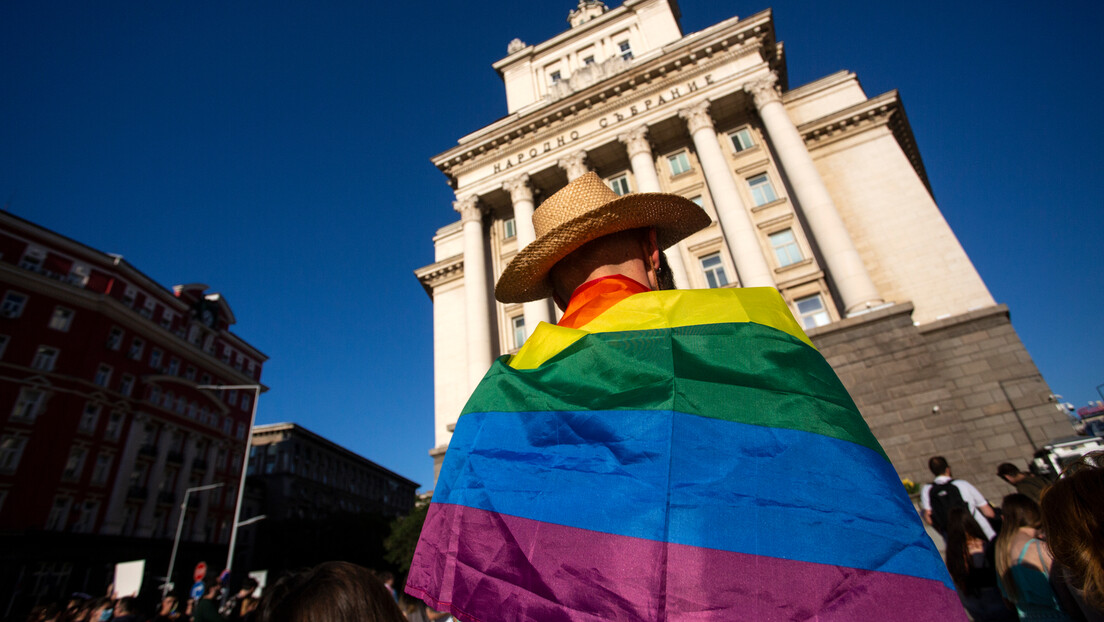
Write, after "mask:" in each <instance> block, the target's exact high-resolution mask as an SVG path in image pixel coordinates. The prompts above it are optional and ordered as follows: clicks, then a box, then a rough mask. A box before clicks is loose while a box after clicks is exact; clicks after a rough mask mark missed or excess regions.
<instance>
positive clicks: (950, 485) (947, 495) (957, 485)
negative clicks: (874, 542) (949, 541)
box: [920, 456, 997, 540]
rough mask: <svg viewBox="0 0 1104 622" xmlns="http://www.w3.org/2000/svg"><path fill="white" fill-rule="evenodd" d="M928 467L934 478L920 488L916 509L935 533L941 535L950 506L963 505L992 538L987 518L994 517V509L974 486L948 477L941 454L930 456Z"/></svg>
mask: <svg viewBox="0 0 1104 622" xmlns="http://www.w3.org/2000/svg"><path fill="white" fill-rule="evenodd" d="M928 468H929V469H931V472H932V475H934V476H935V481H934V482H932V483H930V484H926V485H925V486H924V488H923V489H921V491H920V509H921V510H923V513H924V522H926V523H927V524H929V525H931V526H932V527H935V530H936V531H938V532H939V535H942V536H944V538H945V537H946V533H947V518H948V517H949V516H950V513H951V509H952V508H956V507H958V508H965V509H966V510H967V511H968V512H969V513H970V516H973V517H974V520H975V521H977V524H978V526H979V527H981V530H982V531H983V532H985V537H986V538H987V539H989V540H992V539H993V538H995V537H996V536H997V532H995V531H993V527H992V525H990V524H989V520H988V519H990V518H996V516H997V513H996V512H995V511H993V507H992V506H990V505H989V502H988V501H987V500H986V499H985V497H983V496H982V494H981V493H980V492H978V489H977V488H974V486H973V484H971V483H970V482H967V481H966V480H961V479H954V478H952V477H951V465H949V464H948V463H947V459H946V458H944V457H943V456H932V458H931V459H930V460H928Z"/></svg>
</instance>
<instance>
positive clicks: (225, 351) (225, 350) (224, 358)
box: [219, 346, 230, 365]
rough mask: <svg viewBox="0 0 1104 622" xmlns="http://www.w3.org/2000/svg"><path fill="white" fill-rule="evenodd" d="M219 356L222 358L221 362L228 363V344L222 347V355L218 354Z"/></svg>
mask: <svg viewBox="0 0 1104 622" xmlns="http://www.w3.org/2000/svg"><path fill="white" fill-rule="evenodd" d="M219 358H220V359H222V362H223V363H226V364H227V365H229V364H230V346H223V347H222V356H220V357H219Z"/></svg>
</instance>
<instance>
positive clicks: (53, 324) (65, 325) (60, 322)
mask: <svg viewBox="0 0 1104 622" xmlns="http://www.w3.org/2000/svg"><path fill="white" fill-rule="evenodd" d="M74 315H76V313H75V312H74V311H73V310H72V309H66V308H65V307H62V306H60V305H59V306H56V307H54V313H53V315H51V316H50V324H49V326H50V328H52V329H53V330H57V331H61V332H63V333H65V332H69V326H71V325H72V324H73V316H74Z"/></svg>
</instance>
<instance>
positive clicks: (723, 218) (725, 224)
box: [679, 101, 774, 287]
mask: <svg viewBox="0 0 1104 622" xmlns="http://www.w3.org/2000/svg"><path fill="white" fill-rule="evenodd" d="M679 116H680V117H682V118H683V119H686V125H687V127H688V128H689V129H690V136H691V138H693V140H694V149H695V150H696V151H697V153H698V160H699V161H700V162H701V166H702V172H703V173H705V183H706V184H707V185H708V186H709V194H710V195H711V196H712V197H713V206H714V207H716V208H717V220H718V221H719V222H720V224H721V231H723V232H724V237H725V241H726V242H727V243H728V250H729V252H731V253H732V259H733V260H734V261H735V262H736V272H737V273H739V277H740V286H741V287H774V278H773V277H772V276H771V270H770V266H768V265H767V260H766V259H764V258H763V250H762V248H761V247H760V245H759V235H758V234H757V233H756V231H755V224H754V223H753V222H752V221H751V216H750V215H749V214H748V211H747V209H746V208H745V207H744V203H743V201H741V200H740V192H739V190H738V189H737V188H736V180H734V179H733V178H732V171H730V170H729V168H728V163H727V162H726V161H725V157H724V153H722V152H721V143H720V142H719V141H718V140H717V133H716V132H715V131H714V130H713V119H712V118H710V116H709V102H708V101H703V102H701V103H698V104H695V105H693V106H691V107H689V108H683V109H682V110H679Z"/></svg>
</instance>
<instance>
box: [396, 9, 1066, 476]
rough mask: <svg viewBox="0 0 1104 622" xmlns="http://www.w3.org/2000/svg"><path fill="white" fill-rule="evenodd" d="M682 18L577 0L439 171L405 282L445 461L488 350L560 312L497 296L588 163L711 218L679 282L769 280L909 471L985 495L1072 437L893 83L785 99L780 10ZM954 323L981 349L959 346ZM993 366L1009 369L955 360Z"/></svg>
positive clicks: (496, 351)
mask: <svg viewBox="0 0 1104 622" xmlns="http://www.w3.org/2000/svg"><path fill="white" fill-rule="evenodd" d="M678 20H679V10H678V6H677V3H676V2H675V0H625V2H624V3H623V4H622V5H621V6H619V7H617V8H614V9H607V7H606V6H605V5H604V4H603V3H602V2H599V1H597V0H581V1H580V2H579V5H578V7H577V8H576V9H575V10H574V11H572V12H571V13H570V16H569V23H570V28H569V29H568V30H567V31H565V32H563V33H562V34H560V35H558V36H556V37H554V38H552V39H550V40H548V41H545V42H543V43H539V44H536V45H528V44H526V43H523V42H521V41H519V40H517V39H515V40H514V41H512V42H511V43H510V44H509V47H508V50H507V52H508V53H507V56H506V57H505V58H503V59H502V60H500V61H498V62H496V63H494V68H495V70H496V71H498V73H499V75H500V76H501V77H502V79H503V82H504V84H505V88H506V99H507V108H508V109H507V114H506V116H504V117H502V118H501V119H499V120H498V121H496V122H494V123H492V124H490V125H488V126H486V127H484V128H481V129H479V130H476V131H475V132H473V133H471V134H469V135H467V136H464V137H462V138H460V140H459V141H458V144H457V145H456V146H455V147H453V148H452V149H449V150H448V151H446V152H444V153H442V154H440V155H438V156H436V157H435V158H433V161H434V163H435V164H436V165H437V167H438V168H439V169H440V170H441V171H442V172H443V173H444V174H445V175H446V176H447V178H448V181H449V183H450V184H451V185H452V187H453V188H454V189H455V191H456V201H455V203H454V205H453V206H454V208H455V210H456V211H457V212H458V213H459V216H460V219H459V221H457V222H454V223H453V224H450V225H447V226H445V227H442V228H441V229H439V230H438V231H437V234H436V236H435V237H434V238H433V241H434V247H435V257H434V259H435V262H434V263H433V264H431V265H428V266H425V267H423V268H421V269H419V270H417V271H416V275H417V277H418V279H419V280H420V282H421V283H422V285H423V286H424V287H425V289H426V291H427V293H429V295H430V296H431V298H432V299H433V318H434V320H433V321H434V327H433V329H434V392H435V393H434V398H435V424H434V426H435V442H436V446H435V447H434V448H433V449H432V450H431V452H430V453H431V454H432V455H433V456H434V458H435V461H436V465H437V468H438V469H439V467H440V464H441V460H442V458H443V455H444V451H445V449H446V448H447V446H448V442H449V438H450V436H451V430H452V426H453V424H454V423H455V421H456V418H457V416H458V414H459V413H460V411H461V408H462V407H463V405H464V402H465V401H466V400H467V398H468V396H469V394H470V393H471V391H472V389H473V388H474V387H475V385H476V384H477V383H478V381H479V380H480V379H481V378H482V376H483V374H484V373H485V372H486V370H487V368H488V367H489V366H490V364H491V362H492V359H493V357H495V356H498V355H500V354H503V353H508V352H512V351H514V350H516V348H517V347H518V346H519V345H520V343H521V342H522V341H523V340H524V338H525V335H526V334H527V333H528V332H529V330H530V329H531V328H532V327H534V326H536V324H537V323H538V322H540V321H555V318H556V315H555V314H556V311H555V309H554V305H552V304H551V303H550V301H547V300H546V301H540V302H534V303H527V304H525V305H503V304H500V303H497V302H496V301H495V300H494V297H493V289H494V287H493V286H494V282H495V281H496V279H497V276H498V275H499V274H500V273H501V271H502V269H503V267H504V266H505V265H506V264H507V263H508V262H509V260H510V259H511V258H512V257H513V255H514V254H515V253H516V252H517V251H518V250H519V249H520V248H522V247H524V246H525V245H526V244H527V243H529V242H530V241H532V240H533V238H534V233H533V228H532V223H531V217H532V213H533V210H534V208H535V206H537V205H539V203H540V201H541V199H542V198H544V197H547V196H550V195H551V194H552V193H554V192H555V191H556V190H558V189H559V188H561V187H563V186H564V185H565V184H566V183H567V182H568V181H569V180H570V179H574V178H575V177H578V176H579V175H581V174H583V173H584V172H586V171H588V170H594V171H596V172H597V173H598V174H599V175H600V176H602V177H603V178H605V179H606V181H607V183H609V185H610V186H611V187H612V188H614V190H615V191H616V192H618V193H619V194H623V193H625V192H670V193H676V194H680V195H683V196H685V197H688V198H691V199H692V200H694V201H695V202H698V203H699V204H700V205H702V206H703V207H704V208H705V210H706V211H707V212H708V213H709V214H710V216H712V217H713V223H712V224H711V225H710V226H709V227H708V228H706V229H704V230H703V231H700V232H698V233H696V234H695V235H693V236H691V237H690V238H688V239H686V240H684V241H683V242H681V243H679V244H678V245H677V246H676V247H674V248H672V249H670V250H668V251H667V256H668V259H669V262H670V264H671V266H672V269H673V272H674V273H675V278H676V283H677V284H678V285H679V286H680V287H690V288H705V287H739V286H772V287H776V288H778V289H779V290H780V291H781V293H782V295H783V297H784V298H785V299H786V301H787V302H789V303H790V306H791V309H792V311H793V313H794V316H795V317H797V318H798V320H799V321H800V322H801V323H802V324H804V326H805V327H806V329H807V330H808V331H809V333H810V335H811V336H812V337H813V339H814V341H815V342H816V343H817V345H818V347H820V348H821V350H822V352H824V353H825V356H826V357H827V358H828V359H829V361H830V362H831V363H832V364H833V366H835V367H836V369H837V372H839V373H840V375H841V378H842V379H843V380H844V382H845V384H847V386H848V388H849V389H851V391H852V393H853V394H854V395H855V398H856V402H858V404H859V406H860V409H861V410H862V412H863V414H864V416H866V417H867V420H868V421H869V422H870V424H871V427H872V428H873V429H874V431H875V434H876V435H878V436H879V439H880V440H881V441H882V443H883V444H884V445H885V446H886V450H887V452H888V453H889V455H890V457H891V459H893V460H894V463H895V465H896V466H897V468H898V470H899V471H901V472H902V474H903V475H905V474H909V475H911V476H912V477H913V478H914V479H915V478H921V479H927V478H928V476H927V475H926V474H925V473H924V469H923V466H924V463H925V462H926V460H927V455H928V454H931V453H943V454H944V455H946V456H947V457H948V459H950V460H951V462H952V464H955V463H956V461H957V464H958V465H959V468H956V473H958V474H961V475H967V473H973V472H975V471H976V472H977V478H976V479H988V480H989V481H990V483H992V482H995V481H996V480H995V477H993V476H992V475H991V473H992V472H994V471H993V467H992V466H990V463H992V464H993V465H995V462H993V460H997V461H998V462H999V461H1004V460H1005V459H1022V458H1024V457H1026V456H1025V454H1026V455H1030V451H1031V450H1030V446H1031V445H1036V444H1038V441H1039V440H1042V439H1043V438H1045V437H1049V436H1052V435H1054V434H1061V433H1062V432H1063V431H1064V432H1065V433H1068V429H1062V426H1063V425H1065V424H1064V422H1063V419H1062V417H1061V416H1060V414H1059V413H1057V412H1056V410H1055V409H1054V408H1048V407H1046V400H1045V399H1043V398H1042V397H1041V396H1042V394H1044V393H1045V394H1046V395H1048V396H1049V389H1048V388H1047V387H1046V385H1045V382H1043V380H1042V378H1041V376H1039V374H1038V371H1037V370H1036V369H1035V367H1034V364H1033V363H1032V362H1031V360H1030V357H1029V356H1027V353H1026V351H1024V350H1023V346H1022V344H1020V342H1019V339H1018V337H1016V336H1015V333H1014V331H1012V330H1011V326H1010V324H1009V323H1008V313H1007V308H1006V307H1004V306H1003V305H997V304H996V302H995V301H994V300H993V297H992V296H991V295H990V293H989V291H988V289H987V288H986V286H985V283H984V282H983V281H982V280H981V278H980V276H979V275H978V273H977V271H976V270H975V269H974V266H973V264H972V263H971V261H970V259H969V257H967V255H966V253H965V252H964V251H963V249H962V247H961V245H960V244H959V242H958V240H957V239H956V238H955V235H954V233H953V232H952V231H951V229H950V227H949V226H948V225H947V223H946V221H945V220H944V218H943V216H942V214H941V213H940V211H939V208H938V206H937V205H936V203H935V200H934V198H933V196H932V192H931V188H930V186H929V183H928V179H927V176H926V174H925V172H924V165H923V162H922V161H921V157H920V153H919V152H918V150H917V147H916V143H915V141H914V139H913V136H912V132H911V129H910V127H909V123H908V119H907V117H906V115H905V110H904V106H903V104H902V102H901V99H900V98H899V96H898V94H897V93H896V91H890V92H887V93H881V94H875V95H874V96H870V95H868V94H867V93H865V92H864V91H863V89H862V87H861V86H860V84H859V80H858V77H857V76H856V75H854V74H852V73H850V72H848V71H840V72H837V73H834V74H832V75H828V76H825V77H823V78H821V79H819V80H816V81H813V82H811V83H808V84H804V85H800V86H797V87H794V88H791V86H790V85H789V83H788V80H787V71H786V57H785V54H784V51H783V46H782V43H781V42H780V41H778V40H777V39H776V36H775V31H774V23H773V20H772V14H771V12H770V10H766V11H762V12H760V13H756V14H755V15H752V16H750V17H745V18H742V19H741V18H737V17H733V18H731V19H728V20H725V21H723V22H721V23H719V24H716V25H714V26H711V27H709V28H707V29H705V30H702V31H700V32H695V33H689V34H684V33H683V32H682V31H681V28H680V26H679V22H678ZM979 322H980V324H979ZM902 331H903V332H902ZM963 331H966V332H967V333H969V334H972V335H981V336H980V337H977V338H976V339H975V341H978V340H980V341H982V342H985V343H990V341H992V343H991V345H992V348H989V347H982V346H977V345H976V344H975V346H974V347H975V349H974V350H971V351H969V352H966V351H964V350H963V344H962V343H959V342H958V341H953V340H954V339H959V340H961V339H962V337H963V334H962V333H963ZM1005 333H1009V334H1011V338H1007V336H1006V335H1005ZM998 334H999V335H998ZM879 335H880V336H879ZM864 338H869V340H870V343H871V344H872V347H874V350H871V351H869V352H866V353H865V354H862V355H859V356H857V355H855V352H856V351H857V350H861V348H860V347H859V346H856V344H859V343H860V342H861V343H866V342H865V341H862V339H864ZM910 339H911V340H912V341H911V342H910V341H909V340H910ZM1010 339H1011V340H1014V344H1012V343H1010V342H1009V340H1010ZM949 340H951V341H949ZM987 340H988V341H987ZM993 340H995V341H993ZM890 341H892V342H893V344H894V346H893V347H890V346H886V344H887V343H888V342H890ZM904 342H909V343H912V342H915V343H914V345H915V344H920V345H918V346H917V347H920V346H923V348H924V352H925V353H926V356H928V357H929V358H930V359H931V360H930V361H929V362H928V363H926V364H925V365H926V366H927V367H928V369H922V370H921V373H920V375H919V376H916V375H915V374H909V373H908V372H909V371H910V370H907V369H903V368H901V367H899V366H895V365H894V364H887V365H881V364H878V363H877V361H879V360H881V359H880V358H879V357H881V358H885V357H888V361H890V362H892V361H895V360H896V361H898V363H899V362H900V361H901V360H902V359H907V360H911V361H913V362H916V361H920V360H923V356H924V355H923V354H918V353H917V352H915V351H911V352H905V351H904V350H901V349H900V348H897V347H896V346H899V345H900V344H902V343H904ZM998 342H999V343H998ZM1006 342H1009V343H1006ZM966 343H967V344H969V343H971V342H970V341H969V339H967V342H966ZM1001 348H1004V349H1001ZM1013 350H1015V352H1013ZM902 352H905V353H902ZM1021 352H1022V355H1021V354H1020V353H1021ZM971 353H972V354H971ZM979 353H982V354H979ZM983 354H984V356H983ZM990 354H992V355H994V356H995V355H996V354H1000V355H1001V356H1004V358H1003V359H999V360H998V361H996V362H993V361H991V360H989V359H988V358H986V360H985V361H983V362H982V363H978V362H977V361H976V360H973V359H970V360H966V359H963V360H958V358H962V356H966V357H967V359H969V356H967V355H971V356H974V357H975V358H978V357H980V358H985V357H990V358H991V356H990ZM895 356H896V357H897V358H896V359H894V357H895ZM956 356H957V357H958V358H955V357H956ZM918 357H919V358H918ZM1009 357H1010V358H1009ZM1002 361H1003V362H1002ZM968 363H975V365H974V367H975V368H977V369H973V368H971V369H970V370H966V371H964V370H963V369H962V366H963V365H966V364H968ZM917 364H919V363H917ZM971 374H973V375H971ZM914 376H915V377H914ZM967 376H968V377H970V378H972V380H971V381H970V382H958V381H960V380H962V378H964V377H967ZM1025 383H1026V384H1025ZM869 387H875V388H876V389H877V390H876V391H874V392H872V393H871V392H869V391H867V389H868V388H869ZM994 387H996V388H994ZM997 389H1000V390H999V391H998V390H997ZM999 393H1003V394H1004V395H1005V398H1006V399H1003V400H1002V399H1000V398H1001V396H1000V395H999ZM978 395H984V396H985V397H984V398H977V396H978ZM1016 399H1019V400H1022V403H1021V404H1017V403H1015V400H1016ZM1036 402H1038V403H1036ZM994 404H998V405H999V406H1000V408H997V407H995V406H994ZM935 406H939V408H938V409H934V410H933V407H935ZM948 411H949V412H948ZM1009 413H1014V416H1011V415H1010V416H1008V417H1005V416H1004V415H1006V414H1009ZM933 417H937V418H938V419H937V420H933V419H932V418H933ZM1017 421H1018V423H1017ZM971 426H973V427H971ZM988 428H992V430H989V429H988ZM970 431H984V439H988V438H989V437H990V435H993V436H995V437H999V438H1001V439H1002V441H1001V443H1003V444H993V443H988V444H987V440H980V441H978V440H976V439H981V438H983V435H982V434H978V435H977V436H976V437H972V438H969V437H967V436H963V433H968V432H970ZM1006 437H1007V438H1006ZM945 440H950V442H943V441H945ZM998 458H999V459H998ZM435 476H436V473H435ZM992 491H993V492H994V493H996V492H1000V491H1001V489H1000V488H999V486H997V485H996V484H993V487H992Z"/></svg>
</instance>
